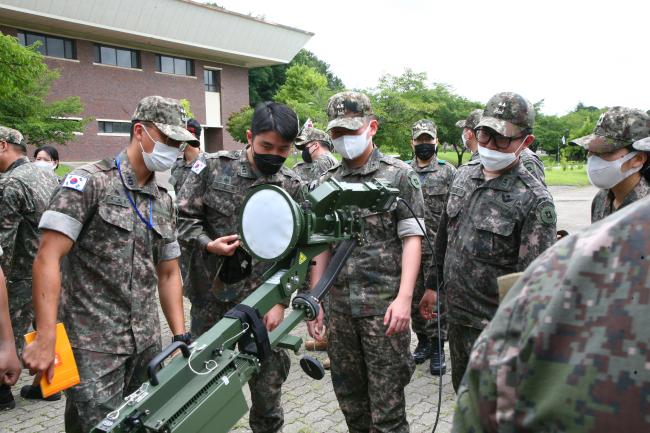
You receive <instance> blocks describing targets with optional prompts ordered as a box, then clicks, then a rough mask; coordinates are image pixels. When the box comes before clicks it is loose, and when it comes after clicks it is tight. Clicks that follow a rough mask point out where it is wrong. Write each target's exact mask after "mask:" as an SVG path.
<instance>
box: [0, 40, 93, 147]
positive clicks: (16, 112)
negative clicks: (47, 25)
mask: <svg viewBox="0 0 650 433" xmlns="http://www.w3.org/2000/svg"><path fill="white" fill-rule="evenodd" d="M58 77H59V73H58V71H56V70H51V69H49V68H48V67H47V65H46V64H45V63H44V62H43V56H42V55H41V54H40V53H39V52H38V51H37V49H36V45H34V46H31V47H23V46H22V45H20V44H19V43H18V41H17V40H16V38H14V37H12V36H7V35H2V34H0V125H5V126H8V127H11V128H15V129H17V130H19V131H20V132H22V133H23V135H24V136H25V137H26V140H27V142H28V143H30V144H33V145H36V146H40V145H42V144H45V143H56V144H66V142H67V141H69V140H71V139H73V138H74V133H75V132H82V131H83V130H84V128H85V126H86V124H87V123H88V122H90V121H91V120H92V118H84V119H82V120H80V121H76V120H69V119H66V117H78V116H79V114H80V113H82V112H83V105H82V104H81V100H80V99H79V98H78V97H68V98H65V99H61V100H57V101H46V98H47V95H48V94H49V91H50V86H51V85H52V83H53V82H54V81H55V80H56V79H57V78H58Z"/></svg>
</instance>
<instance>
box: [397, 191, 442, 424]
mask: <svg viewBox="0 0 650 433" xmlns="http://www.w3.org/2000/svg"><path fill="white" fill-rule="evenodd" d="M397 202H398V203H402V204H403V205H404V206H406V208H407V209H408V210H409V212H411V215H413V218H415V222H417V223H418V226H419V227H420V230H422V234H423V235H424V239H426V241H427V246H428V247H429V249H430V250H431V254H432V256H433V267H434V269H435V270H436V321H437V322H438V353H440V354H441V353H442V349H443V347H442V333H441V332H440V280H439V276H438V261H437V257H436V250H435V249H434V248H433V244H432V243H431V239H430V238H429V235H428V234H427V232H426V230H425V229H424V227H422V224H421V223H420V220H419V219H418V217H417V215H415V212H414V211H413V209H412V208H411V206H410V205H409V204H408V202H407V201H406V200H404V199H403V198H400V197H397ZM439 228H440V225H438V229H439ZM437 232H438V230H436V233H437ZM422 278H424V275H423V276H422ZM425 283H426V281H425ZM424 289H425V290H426V289H427V288H426V287H425V288H424ZM442 378H443V376H440V380H439V381H438V409H437V410H436V421H435V423H434V424H433V430H431V433H435V431H436V428H437V427H438V420H439V419H440V406H441V404H442Z"/></svg>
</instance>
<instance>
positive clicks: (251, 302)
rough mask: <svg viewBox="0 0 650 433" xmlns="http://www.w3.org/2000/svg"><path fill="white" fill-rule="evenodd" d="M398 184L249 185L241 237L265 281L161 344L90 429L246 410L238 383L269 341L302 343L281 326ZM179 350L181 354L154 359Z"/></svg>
mask: <svg viewBox="0 0 650 433" xmlns="http://www.w3.org/2000/svg"><path fill="white" fill-rule="evenodd" d="M398 193H399V190H397V189H395V188H391V187H390V186H388V185H387V184H386V183H385V182H382V181H380V180H374V181H372V182H366V183H343V182H338V181H336V180H329V181H327V182H325V183H323V184H322V185H320V186H319V187H318V188H316V189H314V190H313V191H312V192H311V193H310V194H309V195H308V196H307V200H306V201H305V202H304V203H301V204H298V203H296V202H295V201H293V200H292V199H291V197H290V196H289V194H288V193H287V192H285V191H284V190H283V189H281V188H279V187H277V186H274V185H261V186H259V187H257V188H255V189H253V190H251V192H250V193H249V194H248V195H247V197H246V199H245V201H244V206H243V209H242V211H241V213H240V216H239V221H240V238H241V241H242V245H243V246H244V248H245V249H246V250H247V251H248V252H249V253H250V254H251V255H252V256H253V257H255V258H257V259H259V260H263V261H269V262H273V263H274V264H273V266H272V267H271V268H270V269H269V271H268V272H267V273H266V274H265V275H264V279H265V280H264V283H262V285H261V286H259V287H258V288H257V289H256V290H255V292H253V293H252V294H251V295H250V296H249V297H247V298H246V299H245V300H244V301H243V302H242V303H241V304H238V305H237V306H236V307H235V308H233V309H232V310H231V311H230V312H228V313H227V314H226V317H225V318H223V319H222V320H220V321H219V322H217V324H215V325H214V326H213V327H212V328H211V329H210V330H209V331H208V332H206V333H205V334H203V335H201V336H200V337H199V338H198V339H197V340H196V341H195V342H194V343H193V344H192V345H190V346H187V345H185V344H184V343H182V342H174V343H172V344H171V345H169V346H167V347H166V348H165V349H164V350H163V351H162V352H161V353H160V354H158V355H157V356H156V357H155V358H154V359H153V360H152V361H151V362H150V364H149V365H148V368H147V372H148V376H149V380H148V381H147V382H145V383H144V384H142V386H141V387H140V388H139V389H138V391H136V392H135V393H133V394H131V395H129V396H127V397H126V398H125V400H124V402H123V403H122V405H121V406H120V407H118V408H117V409H115V410H114V411H113V412H111V413H109V414H108V415H107V416H106V417H105V419H104V420H102V421H101V422H100V423H99V424H98V425H97V426H96V427H95V429H94V430H93V432H116V433H117V432H120V433H121V432H124V433H126V432H134V433H135V432H164V433H172V432H178V433H184V432H188V433H189V432H192V433H202V432H204V433H208V432H210V433H219V432H228V431H229V430H230V429H231V428H232V426H234V425H235V423H236V422H237V421H238V420H239V419H240V418H241V417H242V416H243V415H245V414H246V413H247V412H248V406H247V403H246V400H245V398H244V393H243V391H242V387H243V386H244V385H245V384H246V383H247V382H248V381H249V380H250V379H251V378H252V377H253V375H254V374H256V373H257V372H258V371H259V370H260V362H261V361H262V360H263V359H264V358H265V357H266V356H267V354H268V353H269V352H270V351H271V350H272V349H273V348H287V349H292V350H294V351H295V352H297V351H298V349H299V348H300V346H301V345H302V339H301V338H299V337H295V336H292V335H290V334H289V333H290V332H291V331H292V330H293V329H294V328H295V327H296V326H297V325H298V324H299V323H300V322H301V321H303V320H312V319H314V318H315V317H316V316H317V314H318V312H319V300H320V299H322V298H323V297H324V295H325V294H326V293H327V290H328V289H329V287H330V286H331V284H332V283H333V281H334V280H335V278H336V276H337V275H338V273H339V272H340V270H341V269H342V267H343V265H344V263H345V260H346V259H347V258H348V257H349V255H350V253H351V252H352V250H353V248H354V247H355V246H356V245H357V244H358V243H362V242H363V233H364V220H363V218H362V213H361V210H363V209H369V210H371V211H372V212H386V211H388V210H389V209H391V208H392V207H393V206H396V204H395V203H396V199H397V195H398ZM333 243H338V248H337V249H336V251H335V253H334V256H333V257H332V260H331V261H330V264H329V265H328V268H327V270H326V272H325V274H324V276H323V278H322V279H321V280H320V281H319V282H318V284H317V285H316V287H315V288H314V289H313V290H312V291H311V292H305V293H300V294H298V295H296V296H295V298H294V299H293V302H292V307H293V311H292V312H291V313H290V314H288V316H287V317H285V319H284V321H283V322H282V323H281V324H280V325H279V326H278V327H277V328H276V329H275V330H273V331H272V332H270V333H268V332H267V331H266V328H265V327H264V324H263V323H262V317H263V316H264V314H265V313H266V312H268V311H269V310H270V309H271V308H272V307H273V306H275V305H277V304H278V303H280V302H281V301H282V300H283V299H286V298H288V297H290V296H291V295H292V293H293V292H295V291H296V290H297V289H298V288H300V287H301V286H302V284H303V282H304V280H305V277H306V274H307V270H308V268H309V266H310V264H311V263H312V259H314V258H315V257H316V256H318V255H319V254H320V253H322V252H323V251H325V250H327V249H329V247H330V245H331V244H333ZM178 350H180V351H181V354H182V356H176V357H174V358H173V359H171V361H170V362H169V363H168V364H167V365H165V366H164V367H162V368H161V366H162V365H163V362H164V361H165V360H166V359H167V358H169V357H171V355H172V354H174V353H175V352H176V351H178ZM300 364H301V366H302V367H303V370H305V372H307V373H308V374H309V375H310V376H312V377H315V378H322V375H323V372H322V367H321V366H320V365H319V364H318V363H317V361H316V360H314V359H313V358H309V357H305V358H303V359H302V360H301V362H300Z"/></svg>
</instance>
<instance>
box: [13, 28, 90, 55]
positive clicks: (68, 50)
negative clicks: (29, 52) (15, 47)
mask: <svg viewBox="0 0 650 433" xmlns="http://www.w3.org/2000/svg"><path fill="white" fill-rule="evenodd" d="M18 42H19V43H20V44H21V45H23V46H25V47H27V46H29V45H32V44H34V43H36V42H40V43H41V44H40V45H39V47H38V48H37V50H38V52H40V53H41V54H43V55H44V56H51V57H61V58H62V59H76V58H77V50H76V47H75V43H74V41H73V40H72V39H67V38H59V37H56V36H48V35H43V34H40V33H31V32H24V31H22V30H19V31H18Z"/></svg>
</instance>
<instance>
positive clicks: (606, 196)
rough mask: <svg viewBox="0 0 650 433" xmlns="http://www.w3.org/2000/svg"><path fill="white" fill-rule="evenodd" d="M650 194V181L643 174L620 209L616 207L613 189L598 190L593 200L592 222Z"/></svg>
mask: <svg viewBox="0 0 650 433" xmlns="http://www.w3.org/2000/svg"><path fill="white" fill-rule="evenodd" d="M649 194H650V183H648V181H647V180H646V178H645V177H643V176H641V179H640V180H639V183H637V184H636V186H635V187H634V189H633V190H632V191H630V192H629V193H628V195H626V196H625V198H624V199H623V202H622V203H621V206H620V207H618V209H615V208H614V194H613V193H612V191H611V190H607V189H601V190H600V191H598V193H597V194H596V196H595V197H594V199H593V201H592V202H591V222H592V223H595V222H598V221H600V220H602V219H604V218H607V217H608V216H610V215H611V214H613V213H614V212H616V211H617V210H619V209H622V208H624V207H625V206H627V205H629V204H632V203H634V202H635V201H637V200H640V199H642V198H643V197H645V196H647V195H649Z"/></svg>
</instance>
